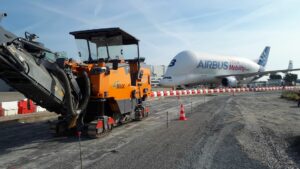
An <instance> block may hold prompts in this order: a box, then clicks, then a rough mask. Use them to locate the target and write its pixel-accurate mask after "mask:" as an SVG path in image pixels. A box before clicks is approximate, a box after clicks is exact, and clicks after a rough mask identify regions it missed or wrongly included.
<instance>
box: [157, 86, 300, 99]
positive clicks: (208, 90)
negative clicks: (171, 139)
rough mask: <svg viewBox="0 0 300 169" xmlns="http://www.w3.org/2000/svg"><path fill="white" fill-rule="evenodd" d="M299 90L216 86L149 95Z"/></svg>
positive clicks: (165, 95) (289, 87) (287, 87)
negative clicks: (215, 87) (214, 87)
mask: <svg viewBox="0 0 300 169" xmlns="http://www.w3.org/2000/svg"><path fill="white" fill-rule="evenodd" d="M297 89H298V90H299V89H300V86H285V87H257V88H244V87H243V88H217V89H192V90H171V91H152V92H151V97H168V96H188V95H201V94H220V93H244V92H258V91H278V90H297Z"/></svg>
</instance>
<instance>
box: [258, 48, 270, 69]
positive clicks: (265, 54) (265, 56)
mask: <svg viewBox="0 0 300 169" xmlns="http://www.w3.org/2000/svg"><path fill="white" fill-rule="evenodd" d="M269 52H270V47H269V46H266V47H265V49H264V51H263V52H262V53H261V55H260V57H259V60H258V62H257V64H259V65H260V66H262V67H265V66H266V64H267V62H268V57H269Z"/></svg>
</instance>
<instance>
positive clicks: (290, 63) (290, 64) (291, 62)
mask: <svg viewBox="0 0 300 169" xmlns="http://www.w3.org/2000/svg"><path fill="white" fill-rule="evenodd" d="M291 69H293V61H292V60H290V61H289V67H288V70H291Z"/></svg>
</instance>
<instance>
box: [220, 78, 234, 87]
mask: <svg viewBox="0 0 300 169" xmlns="http://www.w3.org/2000/svg"><path fill="white" fill-rule="evenodd" d="M237 84H238V82H237V80H236V78H235V77H234V76H229V77H225V78H223V79H222V85H223V86H225V87H237Z"/></svg>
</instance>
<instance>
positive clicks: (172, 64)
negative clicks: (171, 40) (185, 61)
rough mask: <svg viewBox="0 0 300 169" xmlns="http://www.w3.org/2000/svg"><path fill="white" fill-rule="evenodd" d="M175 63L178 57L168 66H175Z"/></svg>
mask: <svg viewBox="0 0 300 169" xmlns="http://www.w3.org/2000/svg"><path fill="white" fill-rule="evenodd" d="M175 63H176V59H173V60H171V62H170V64H169V66H168V67H172V66H174V65H175Z"/></svg>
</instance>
